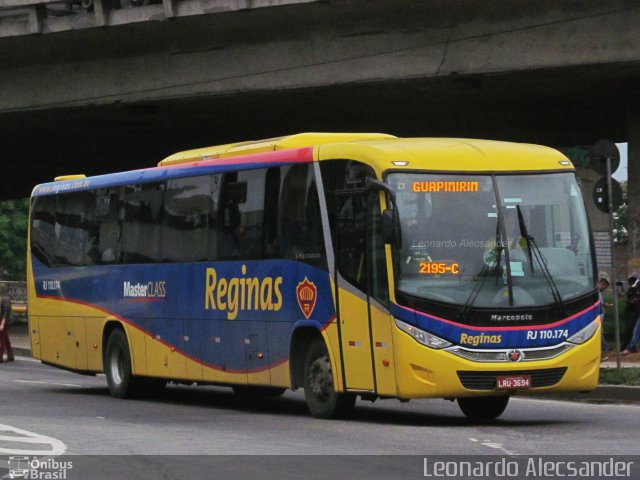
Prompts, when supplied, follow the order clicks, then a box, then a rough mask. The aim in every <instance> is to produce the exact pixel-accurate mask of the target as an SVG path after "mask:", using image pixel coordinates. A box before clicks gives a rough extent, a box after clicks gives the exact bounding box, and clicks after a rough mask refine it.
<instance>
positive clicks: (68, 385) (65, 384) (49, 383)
mask: <svg viewBox="0 0 640 480" xmlns="http://www.w3.org/2000/svg"><path fill="white" fill-rule="evenodd" d="M15 382H16V383H36V384H38V385H53V386H56V387H76V388H82V385H77V384H75V383H58V382H44V381H41V380H15Z"/></svg>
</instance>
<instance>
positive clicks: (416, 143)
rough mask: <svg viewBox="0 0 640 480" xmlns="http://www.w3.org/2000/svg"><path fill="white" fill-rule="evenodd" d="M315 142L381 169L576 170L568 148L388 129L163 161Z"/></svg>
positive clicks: (304, 136) (322, 151)
mask: <svg viewBox="0 0 640 480" xmlns="http://www.w3.org/2000/svg"><path fill="white" fill-rule="evenodd" d="M303 147H315V152H314V159H315V160H328V159H336V158H345V159H349V158H352V159H358V160H362V161H365V162H368V163H370V164H371V165H372V166H373V167H374V168H375V170H376V171H377V172H378V173H382V172H384V171H387V170H390V169H401V168H404V169H406V168H412V169H426V170H432V171H434V170H435V171H445V170H456V171H478V172H480V171H486V172H491V171H523V170H531V171H536V170H572V169H573V165H572V164H571V162H570V161H569V160H568V159H567V157H565V156H564V155H563V154H562V153H560V152H558V151H557V150H554V149H552V148H549V147H543V146H540V145H532V144H524V143H513V142H501V141H493V140H475V139H463V138H398V137H395V136H393V135H388V134H382V133H300V134H296V135H289V136H286V137H278V138H271V139H266V140H258V141H254V142H242V143H232V144H227V145H218V146H214V147H207V148H200V149H195V150H188V151H185V152H179V153H176V154H174V155H171V156H170V157H167V158H165V159H164V160H162V161H161V162H160V163H159V164H158V166H169V165H176V164H182V163H189V162H197V161H201V160H214V159H218V158H219V159H222V158H232V157H240V156H244V155H248V154H255V153H261V152H271V151H277V150H287V149H294V148H303Z"/></svg>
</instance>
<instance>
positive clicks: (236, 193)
mask: <svg viewBox="0 0 640 480" xmlns="http://www.w3.org/2000/svg"><path fill="white" fill-rule="evenodd" d="M265 175H266V170H248V171H244V172H234V173H230V174H227V175H225V177H224V179H223V183H222V191H221V193H220V206H219V219H220V222H219V228H218V238H219V241H220V243H219V245H218V258H219V259H220V260H231V259H258V258H261V257H262V255H263V245H264V228H263V226H264V225H263V222H264V183H265Z"/></svg>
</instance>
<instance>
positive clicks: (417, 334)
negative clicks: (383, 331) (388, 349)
mask: <svg viewBox="0 0 640 480" xmlns="http://www.w3.org/2000/svg"><path fill="white" fill-rule="evenodd" d="M395 320H396V325H397V326H398V328H399V329H400V330H402V331H403V332H406V333H408V334H409V335H411V336H412V337H413V338H415V339H416V340H417V341H418V342H420V343H421V344H423V345H426V346H427V347H431V348H437V349H440V348H446V347H448V346H450V345H451V342H447V341H446V340H444V339H442V338H440V337H436V336H435V335H434V334H432V333H428V332H425V331H424V330H420V329H419V328H416V327H414V326H413V325H409V324H408V323H404V322H403V321H402V320H398V319H397V318H396V319H395Z"/></svg>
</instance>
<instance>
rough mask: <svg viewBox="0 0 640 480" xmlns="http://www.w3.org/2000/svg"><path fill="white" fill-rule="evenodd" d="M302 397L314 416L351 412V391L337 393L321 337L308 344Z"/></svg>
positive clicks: (343, 414)
mask: <svg viewBox="0 0 640 480" xmlns="http://www.w3.org/2000/svg"><path fill="white" fill-rule="evenodd" d="M303 386H304V397H305V400H306V402H307V407H308V408H309V411H310V412H311V415H312V416H314V417H316V418H342V417H345V416H347V415H349V414H350V413H351V411H352V410H353V407H354V405H355V402H356V396H355V394H353V393H338V392H336V390H335V387H334V385H333V373H332V367H331V361H330V360H329V353H328V352H327V347H326V346H325V344H324V341H323V340H322V339H321V338H316V339H315V340H313V341H312V342H311V344H310V345H309V349H308V350H307V355H306V358H305V364H304V383H303Z"/></svg>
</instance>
